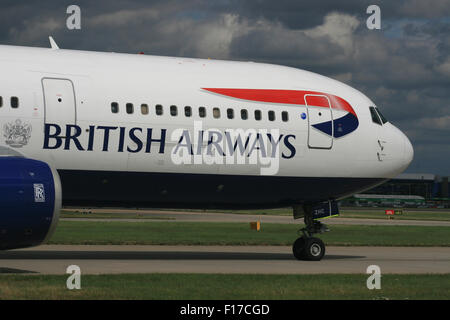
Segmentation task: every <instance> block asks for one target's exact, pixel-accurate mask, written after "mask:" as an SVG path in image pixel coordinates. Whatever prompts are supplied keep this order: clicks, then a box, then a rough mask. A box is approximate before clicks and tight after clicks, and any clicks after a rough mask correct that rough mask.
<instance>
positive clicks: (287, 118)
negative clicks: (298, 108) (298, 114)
mask: <svg viewBox="0 0 450 320" xmlns="http://www.w3.org/2000/svg"><path fill="white" fill-rule="evenodd" d="M281 120H283V122H287V121H288V120H289V115H288V113H287V111H283V112H282V113H281Z"/></svg>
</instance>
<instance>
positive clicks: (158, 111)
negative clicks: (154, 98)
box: [155, 104, 163, 116]
mask: <svg viewBox="0 0 450 320" xmlns="http://www.w3.org/2000/svg"><path fill="white" fill-rule="evenodd" d="M155 113H156V115H158V116H162V114H163V106H162V105H160V104H157V105H156V106H155Z"/></svg>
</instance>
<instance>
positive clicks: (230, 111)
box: [227, 108, 234, 119]
mask: <svg viewBox="0 0 450 320" xmlns="http://www.w3.org/2000/svg"><path fill="white" fill-rule="evenodd" d="M227 118H228V119H233V118H234V109H231V108H230V109H227Z"/></svg>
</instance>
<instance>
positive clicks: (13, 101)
mask: <svg viewBox="0 0 450 320" xmlns="http://www.w3.org/2000/svg"><path fill="white" fill-rule="evenodd" d="M18 107H19V98H17V97H11V108H14V109H16V108H18Z"/></svg>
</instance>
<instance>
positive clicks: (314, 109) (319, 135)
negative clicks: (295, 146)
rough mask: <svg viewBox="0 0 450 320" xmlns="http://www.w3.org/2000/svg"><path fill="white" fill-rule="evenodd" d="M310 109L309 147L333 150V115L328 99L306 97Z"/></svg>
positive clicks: (324, 97)
mask: <svg viewBox="0 0 450 320" xmlns="http://www.w3.org/2000/svg"><path fill="white" fill-rule="evenodd" d="M305 103H306V105H307V109H308V147H309V148H314V149H331V147H332V146H333V130H334V128H333V114H332V111H331V104H330V100H329V99H328V97H326V96H323V95H305Z"/></svg>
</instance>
